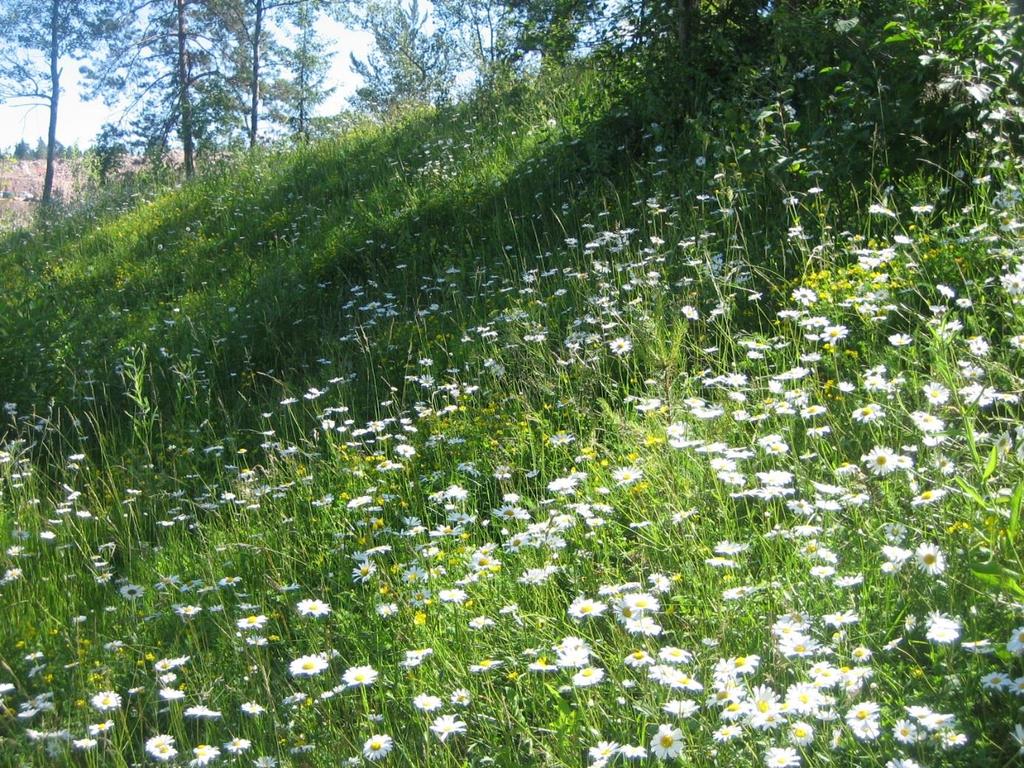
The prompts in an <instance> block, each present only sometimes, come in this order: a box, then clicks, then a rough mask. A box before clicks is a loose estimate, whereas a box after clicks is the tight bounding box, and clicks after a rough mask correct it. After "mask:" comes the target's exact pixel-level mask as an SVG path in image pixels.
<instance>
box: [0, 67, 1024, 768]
mask: <svg viewBox="0 0 1024 768" xmlns="http://www.w3.org/2000/svg"><path fill="white" fill-rule="evenodd" d="M599 80H600V78H594V77H588V76H587V75H586V74H583V75H576V76H574V77H568V76H566V80H565V81H564V82H560V83H550V82H549V83H545V84H543V87H541V86H538V87H537V91H536V92H535V93H532V94H529V95H528V96H527V97H524V98H523V100H521V101H520V102H517V104H516V107H515V108H514V109H511V108H510V109H509V110H508V111H501V110H500V109H498V108H494V111H493V112H492V113H490V114H484V115H483V116H481V113H480V112H471V111H469V110H464V111H458V110H456V111H454V112H453V113H452V114H446V115H437V116H432V115H429V114H427V115H423V116H420V117H418V118H415V119H413V120H411V121H410V122H408V123H406V124H404V125H401V126H398V127H395V128H390V129H374V130H372V131H371V130H367V131H365V132H363V133H358V134H354V135H352V136H349V137H346V138H344V139H339V140H338V141H337V142H334V143H331V144H326V145H321V146H317V147H313V148H309V149H305V150H301V151H299V152H298V153H295V154H293V155H288V156H285V157H283V158H275V157H267V158H263V159H257V160H253V161H251V162H249V163H247V164H242V165H241V166H239V167H236V168H231V169H227V170H225V171H223V173H222V174H221V175H213V176H211V177H209V178H207V179H205V180H201V181H199V182H198V183H196V184H195V185H192V186H188V187H184V188H181V189H179V190H171V191H166V192H162V193H159V195H157V196H156V197H155V198H154V199H151V200H148V201H138V200H136V201H134V202H132V203H131V204H130V205H129V206H128V207H127V208H126V209H124V210H115V209H113V208H111V209H104V210H94V211H91V212H89V213H88V214H82V215H81V216H80V217H79V218H77V219H75V218H72V219H69V220H67V221H66V222H64V223H58V224H54V225H52V226H51V227H49V228H48V229H45V230H40V231H38V232H35V233H31V234H26V233H15V234H13V235H9V236H8V237H7V239H6V240H5V244H4V246H3V251H2V253H0V259H2V263H3V268H4V270H5V274H8V275H11V278H10V281H9V282H8V283H7V285H6V286H5V288H4V296H3V302H4V305H3V307H2V312H3V320H2V323H3V325H2V328H3V332H4V336H3V344H4V346H5V356H6V360H7V361H6V363H5V371H4V372H3V374H2V381H3V386H5V387H7V388H9V389H10V395H8V394H7V392H4V393H3V394H4V397H5V398H6V403H5V405H4V417H3V418H4V422H3V423H4V430H5V431H4V432H3V444H2V446H0V522H2V525H0V543H2V555H0V611H2V618H0V622H2V623H0V764H3V765H12V766H21V765H83V766H129V765H139V764H152V765H156V764H163V765H176V766H185V765H188V766H206V765H251V766H261V767H264V768H265V767H266V766H337V765H363V764H371V763H374V764H378V763H379V764H382V765H423V766H436V767H438V768H441V767H444V766H486V765H494V766H584V765H588V766H611V765H627V764H640V765H656V764H661V763H666V764H679V765H694V766H710V765H729V766H762V765H763V766H778V767H780V768H784V767H787V766H830V765H833V766H850V765H864V766H886V767H887V768H911V767H913V766H925V767H927V766H932V767H934V766H968V765H972V766H973V765H993V766H997V765H1010V764H1013V763H1014V761H1015V760H1017V759H1018V757H1017V756H1018V754H1019V753H1021V752H1024V715H1022V712H1021V706H1022V705H1024V586H1022V583H1021V544H1022V539H1021V535H1020V528H1021V515H1022V498H1024V471H1022V467H1024V425H1022V421H1021V414H1022V407H1021V403H1020V396H1021V393H1022V391H1024V382H1022V378H1021V371H1024V245H1022V241H1021V237H1020V233H1021V230H1022V228H1024V203H1022V200H1021V193H1020V187H1019V184H1020V175H1019V172H1020V162H1019V159H1018V158H1017V157H1016V156H1015V155H1014V154H1013V152H1012V151H1009V149H1008V147H1007V146H1006V145H1005V144H1001V143H1000V142H998V141H993V143H992V145H991V146H992V148H991V151H989V152H986V153H984V154H982V155H980V156H979V157H977V158H972V159H971V160H970V163H972V164H967V161H966V160H965V161H964V163H965V164H964V165H960V166H951V167H949V168H947V169H943V172H942V173H933V172H932V169H923V170H922V171H921V173H920V174H917V175H914V176H913V177H907V178H905V179H901V180H896V181H890V182H889V183H876V181H875V180H868V181H867V182H866V183H865V186H864V187H863V189H861V190H859V191H858V194H857V195H856V196H855V195H852V194H851V193H850V192H849V190H846V189H844V188H842V187H839V186H833V185H832V182H831V179H830V176H829V172H828V169H827V168H819V169H813V168H812V169H811V170H812V171H813V172H808V170H807V168H806V166H805V167H804V168H803V169H802V170H800V171H799V172H797V171H796V170H794V171H793V172H792V173H791V174H789V175H787V176H785V177H783V176H779V175H778V174H776V173H775V172H774V171H775V170H777V168H778V167H779V162H780V161H779V158H780V157H782V158H783V159H785V157H786V156H788V155H791V154H792V153H793V152H794V151H796V150H795V149H794V148H793V147H787V146H786V144H785V142H786V141H789V140H790V139H788V138H787V133H785V132H780V133H778V134H773V133H771V132H767V133H764V134H762V135H761V136H760V137H759V138H757V139H756V140H755V139H754V138H751V139H750V141H751V142H754V143H753V144H752V145H751V146H750V147H743V146H737V145H735V144H730V143H729V137H728V136H719V137H716V136H715V135H713V134H706V135H705V136H704V137H703V139H702V140H701V142H700V143H699V144H697V143H695V142H694V141H688V140H686V138H685V137H677V139H675V140H672V139H671V138H670V137H662V136H659V133H658V131H659V127H658V126H651V127H649V128H648V129H646V132H645V134H644V139H643V142H644V144H643V149H642V153H641V155H640V156H638V157H637V156H633V157H621V156H620V154H618V153H617V152H616V148H615V146H611V148H610V149H609V150H608V155H607V156H606V157H597V159H595V156H594V153H596V152H597V151H598V150H597V149H592V148H588V147H590V146H591V145H588V144H587V141H589V140H591V139H592V137H591V139H588V138H585V137H586V136H588V135H589V134H588V130H589V129H590V128H591V127H592V124H594V123H596V122H597V121H598V120H599V119H600V118H602V117H603V116H607V115H608V114H611V113H613V112H614V111H615V110H616V109H620V108H621V107H620V106H619V105H616V104H615V103H614V100H613V99H612V98H611V97H610V96H608V95H607V92H606V91H604V90H602V86H601V84H600V82H598V81H599ZM608 130H611V129H610V128H609V129H608ZM673 141H674V143H673ZM662 142H664V143H662ZM611 144H612V145H614V142H611ZM746 149H749V150H750V151H745V150H746Z"/></svg>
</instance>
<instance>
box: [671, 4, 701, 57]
mask: <svg viewBox="0 0 1024 768" xmlns="http://www.w3.org/2000/svg"><path fill="white" fill-rule="evenodd" d="M676 2H677V8H676V12H677V14H678V21H677V27H676V38H677V40H676V42H677V43H678V44H679V51H680V52H681V53H682V54H683V56H684V57H689V55H690V48H691V44H692V43H693V37H694V31H695V29H694V28H695V27H696V26H697V23H698V19H697V3H698V0H676Z"/></svg>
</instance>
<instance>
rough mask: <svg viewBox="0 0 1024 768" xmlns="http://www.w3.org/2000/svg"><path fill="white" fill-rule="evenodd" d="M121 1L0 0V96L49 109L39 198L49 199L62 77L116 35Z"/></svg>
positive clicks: (18, 102) (121, 6) (121, 12)
mask: <svg viewBox="0 0 1024 768" xmlns="http://www.w3.org/2000/svg"><path fill="white" fill-rule="evenodd" d="M124 10H125V6H124V4H123V2H122V0H43V1H42V2H40V0H0V49H4V50H5V55H4V56H3V57H2V58H0V101H2V102H13V103H15V104H24V105H26V106H27V105H42V106H44V107H46V108H47V110H48V111H49V127H48V129H47V135H46V175H45V177H44V181H43V202H44V203H49V202H50V201H51V200H52V199H53V177H54V165H55V163H54V161H55V159H56V154H57V117H58V114H59V108H60V97H61V90H62V89H61V77H62V75H63V71H64V66H65V65H66V64H67V63H68V61H69V60H74V59H81V58H83V57H84V56H85V55H86V54H87V53H88V54H92V53H95V52H96V50H97V49H99V48H101V47H102V46H103V44H104V43H105V42H107V41H109V40H110V39H111V37H112V36H113V35H114V34H115V31H116V25H114V24H112V23H111V20H113V19H116V18H119V17H120V16H121V15H122V14H123V12H124Z"/></svg>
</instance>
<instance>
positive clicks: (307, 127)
mask: <svg viewBox="0 0 1024 768" xmlns="http://www.w3.org/2000/svg"><path fill="white" fill-rule="evenodd" d="M319 5H320V4H319V3H317V2H315V0H303V1H302V2H299V3H297V4H296V5H295V7H294V8H293V10H292V14H291V19H290V21H291V23H292V26H293V27H294V29H295V33H294V38H293V42H292V45H291V47H290V48H289V49H288V50H287V51H286V52H285V62H284V63H285V66H286V67H287V68H288V69H289V70H290V74H291V77H289V78H288V79H287V80H284V81H281V82H279V83H278V116H279V117H280V119H281V121H282V122H283V123H284V124H285V125H286V126H287V127H288V128H290V129H291V131H292V133H293V135H294V136H296V137H297V138H298V139H299V140H301V141H308V140H309V138H310V134H311V126H312V118H313V113H314V111H315V110H316V108H317V107H318V106H320V105H321V104H323V102H324V101H326V100H327V98H328V97H329V96H330V95H331V94H332V93H333V92H334V90H335V89H334V88H333V87H331V86H328V85H327V74H328V71H329V70H330V65H331V58H332V57H333V53H332V52H331V50H330V49H329V48H328V46H327V44H326V42H325V41H324V40H323V39H322V38H321V37H320V36H319V35H318V34H317V31H316V26H315V25H316V20H317V18H318V16H317V8H318V6H319Z"/></svg>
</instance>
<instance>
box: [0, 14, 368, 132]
mask: <svg viewBox="0 0 1024 768" xmlns="http://www.w3.org/2000/svg"><path fill="white" fill-rule="evenodd" d="M317 30H318V31H319V32H320V34H321V35H323V37H324V38H325V39H328V40H330V39H333V40H334V41H335V45H334V50H335V51H336V54H335V57H334V61H333V63H332V67H331V73H330V81H331V84H332V85H334V86H336V88H337V90H336V91H335V92H334V94H333V95H332V96H331V98H330V99H329V100H328V101H327V102H326V103H324V104H323V105H322V106H321V108H320V114H323V115H330V114H334V113H336V112H338V111H339V110H340V109H341V108H342V107H343V106H344V103H345V100H346V98H348V97H349V96H350V95H351V94H352V93H353V92H354V91H355V89H356V87H357V86H358V84H359V78H357V77H356V76H355V75H354V74H352V72H351V70H350V69H349V54H350V53H355V54H356V56H357V57H359V58H363V57H365V55H366V53H367V51H368V49H369V46H370V40H371V37H370V35H369V33H366V32H357V31H353V30H351V29H348V28H347V27H345V26H344V25H343V24H341V23H339V22H337V21H333V20H331V19H328V18H321V19H320V21H319V23H318V24H317ZM61 80H62V82H61V86H62V89H63V92H62V94H61V104H60V109H59V110H58V113H57V116H58V122H57V140H58V141H59V142H61V143H62V144H65V145H67V146H71V145H73V144H78V145H79V146H80V147H82V148H85V147H87V146H89V145H90V144H91V143H92V139H93V137H94V136H95V135H96V133H97V132H98V131H99V129H100V127H101V126H102V125H103V124H104V123H106V122H111V121H116V120H118V119H119V118H120V117H121V111H120V110H118V109H116V108H115V109H111V108H108V107H107V106H105V105H104V104H103V102H102V101H100V100H95V101H84V100H83V99H82V98H81V96H80V88H79V83H78V63H77V62H74V61H70V60H69V61H67V62H64V73H63V75H62V77H61ZM48 120H49V112H48V110H47V109H46V108H45V107H38V106H37V107H24V106H11V105H8V104H0V148H10V147H13V146H14V145H15V144H17V143H18V142H19V141H21V140H22V139H24V140H25V141H27V142H28V143H29V144H30V145H31V146H32V147H35V145H36V141H37V140H38V139H39V138H43V139H45V138H46V127H47V122H48Z"/></svg>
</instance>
